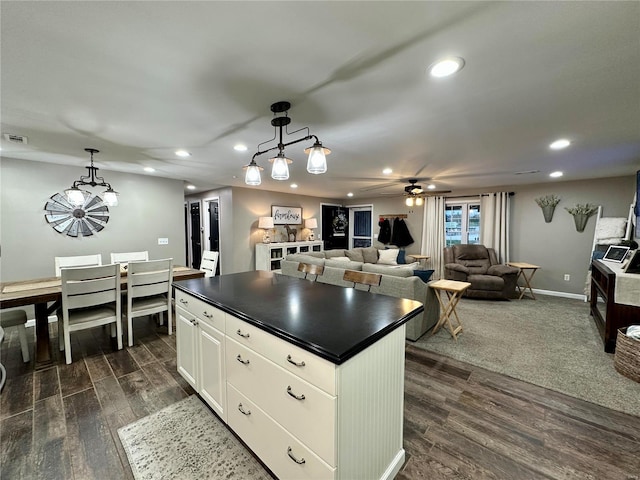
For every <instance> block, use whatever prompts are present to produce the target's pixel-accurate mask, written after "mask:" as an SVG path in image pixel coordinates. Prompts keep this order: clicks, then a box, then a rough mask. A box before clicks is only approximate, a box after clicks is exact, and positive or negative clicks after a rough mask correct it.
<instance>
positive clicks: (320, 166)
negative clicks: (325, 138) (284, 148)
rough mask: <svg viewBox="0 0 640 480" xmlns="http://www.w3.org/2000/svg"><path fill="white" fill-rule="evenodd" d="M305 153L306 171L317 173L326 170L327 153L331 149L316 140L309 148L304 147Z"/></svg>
mask: <svg viewBox="0 0 640 480" xmlns="http://www.w3.org/2000/svg"><path fill="white" fill-rule="evenodd" d="M304 151H305V153H308V154H309V159H308V160H307V172H309V173H313V174H314V175H319V174H321V173H326V172H327V155H328V154H330V153H331V150H329V149H328V148H324V147H323V146H322V144H321V143H320V142H316V143H314V144H313V146H312V147H310V148H305V150H304Z"/></svg>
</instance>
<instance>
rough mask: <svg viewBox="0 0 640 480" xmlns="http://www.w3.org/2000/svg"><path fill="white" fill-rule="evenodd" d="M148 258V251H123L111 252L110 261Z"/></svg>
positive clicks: (126, 261) (120, 261) (133, 260)
mask: <svg viewBox="0 0 640 480" xmlns="http://www.w3.org/2000/svg"><path fill="white" fill-rule="evenodd" d="M147 260H149V252H147V251H144V252H124V253H112V254H111V263H128V262H146V261H147Z"/></svg>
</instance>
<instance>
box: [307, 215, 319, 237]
mask: <svg viewBox="0 0 640 480" xmlns="http://www.w3.org/2000/svg"><path fill="white" fill-rule="evenodd" d="M304 226H305V227H306V228H308V229H309V230H311V233H310V234H309V240H315V239H316V236H315V234H314V233H313V229H314V228H318V220H316V219H315V218H307V219H306V220H305V221H304Z"/></svg>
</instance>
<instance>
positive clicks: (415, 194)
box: [404, 178, 451, 207]
mask: <svg viewBox="0 0 640 480" xmlns="http://www.w3.org/2000/svg"><path fill="white" fill-rule="evenodd" d="M407 181H408V182H409V185H407V186H405V187H404V196H405V197H406V198H405V201H404V203H405V204H406V205H407V206H408V207H413V205H414V204H415V205H417V206H420V205H422V204H423V203H424V197H429V196H431V195H438V194H440V193H451V190H435V189H428V190H425V189H423V188H422V185H417V183H418V179H417V178H410V179H409V180H407ZM427 188H429V187H427Z"/></svg>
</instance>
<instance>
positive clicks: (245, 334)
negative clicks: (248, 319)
mask: <svg viewBox="0 0 640 480" xmlns="http://www.w3.org/2000/svg"><path fill="white" fill-rule="evenodd" d="M236 333H237V334H238V335H240V336H241V337H243V338H249V334H248V333H242V330H240V329H238V331H237V332H236Z"/></svg>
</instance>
